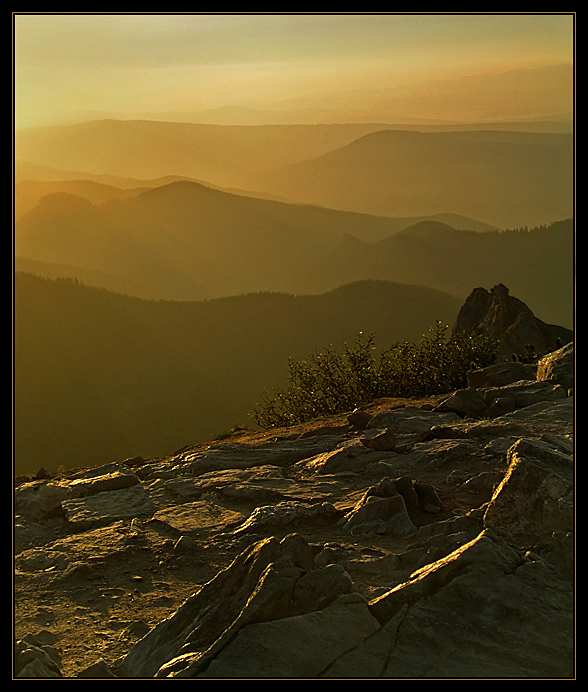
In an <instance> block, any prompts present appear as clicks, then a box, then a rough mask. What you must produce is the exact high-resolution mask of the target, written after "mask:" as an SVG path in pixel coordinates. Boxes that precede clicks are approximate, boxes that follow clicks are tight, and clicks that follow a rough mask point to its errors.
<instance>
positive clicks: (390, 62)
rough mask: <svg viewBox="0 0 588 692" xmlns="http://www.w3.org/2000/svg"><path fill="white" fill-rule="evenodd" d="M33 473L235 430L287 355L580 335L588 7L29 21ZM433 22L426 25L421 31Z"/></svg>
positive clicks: (18, 396) (27, 238)
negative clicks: (577, 53)
mask: <svg viewBox="0 0 588 692" xmlns="http://www.w3.org/2000/svg"><path fill="white" fill-rule="evenodd" d="M14 36H15V81H14V113H15V127H14V188H13V191H14V230H13V248H14V269H15V273H14V355H15V366H14V367H15V369H14V373H15V385H14V413H15V416H14V419H15V443H14V444H15V449H14V452H15V453H14V457H15V469H16V471H17V472H18V473H34V472H35V471H36V470H37V469H39V468H40V467H45V468H51V469H55V468H57V467H58V466H60V465H65V466H67V467H74V466H82V465H94V464H100V463H104V462H107V461H109V460H113V459H122V458H125V457H128V456H133V455H145V456H150V455H163V454H166V453H171V452H172V451H174V450H175V449H178V448H180V447H182V446H183V445H186V444H189V443H194V442H198V441H202V440H206V439H210V438H211V437H213V436H215V435H219V434H221V433H224V432H226V431H228V430H229V429H230V428H231V427H232V426H234V425H252V422H251V417H250V414H251V412H252V410H253V408H254V407H255V405H256V403H257V402H258V401H259V400H260V398H261V396H262V394H263V392H264V390H266V389H271V388H273V387H278V386H281V385H283V383H284V381H285V377H286V375H287V361H288V358H289V357H294V358H304V357H305V356H306V355H307V354H308V353H311V352H315V351H317V350H320V349H323V348H326V347H328V346H329V345H334V346H341V345H342V344H344V343H346V342H350V341H353V340H354V339H355V338H356V336H357V334H358V333H359V332H363V333H366V334H369V333H375V334H376V336H377V341H378V343H379V344H381V346H382V347H385V346H386V345H389V344H391V343H393V342H396V341H400V340H414V339H418V338H419V337H420V335H421V334H422V333H423V332H424V331H426V330H427V329H428V328H429V327H431V326H432V325H433V324H434V323H435V321H436V320H440V321H442V322H444V323H447V324H448V325H452V324H453V322H454V320H455V318H456V316H457V313H458V311H459V308H460V306H461V305H462V304H463V302H464V300H465V299H466V298H467V296H468V295H469V294H470V293H471V291H472V290H473V289H474V288H476V287H478V286H483V287H486V288H490V287H491V286H494V285H496V284H498V283H502V284H504V285H506V286H508V287H509V289H510V291H511V293H512V294H513V295H516V297H517V298H519V299H521V300H523V301H524V302H525V303H526V304H527V305H528V306H529V307H530V308H531V310H532V311H533V312H534V313H535V315H537V317H538V318H540V319H542V320H544V321H546V322H548V323H551V324H558V325H561V326H564V327H567V328H568V329H573V327H574V286H575V283H574V273H575V264H574V240H575V226H574V212H575V194H574V193H575V182H574V181H575V178H574V173H575V171H574V147H575V139H574V117H573V116H574V112H573V108H574V106H573V102H574V99H573V86H574V71H573V50H572V44H573V40H572V39H573V17H571V16H570V15H566V14H561V15H558V14H551V15H540V14H538V15H533V14H529V15H524V14H523V15H512V16H511V15H507V14H505V15H483V14H481V15H477V14H472V15H463V16H462V15H455V16H454V15H434V14H433V15H418V14H416V15H394V14H390V15H329V14H326V15H312V14H308V15H280V14H276V15H271V14H270V15H255V14H253V15H248V14H244V15H238V14H237V15H223V14H219V15H206V14H204V15H199V14H185V15H182V14H178V15H173V14H171V15H140V14H139V15H133V14H130V15H115V14H105V15H101V14H98V15H84V14H65V15H58V14H50V13H49V14H46V15H42V14H29V13H23V14H19V13H17V15H16V17H15V23H14ZM409 38H412V40H409Z"/></svg>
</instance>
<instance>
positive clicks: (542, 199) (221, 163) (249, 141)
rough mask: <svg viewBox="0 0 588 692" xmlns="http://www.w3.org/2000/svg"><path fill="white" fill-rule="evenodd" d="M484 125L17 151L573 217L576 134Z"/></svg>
mask: <svg viewBox="0 0 588 692" xmlns="http://www.w3.org/2000/svg"><path fill="white" fill-rule="evenodd" d="M483 127H484V129H480V130H471V129H468V128H466V127H464V129H463V130H461V131H439V132H433V131H422V132H421V131H416V129H413V130H405V129H393V126H391V125H382V124H374V123H366V124H361V123H359V124H331V125H263V126H237V125H234V126H231V125H224V126H223V125H204V124H195V123H174V122H155V121H122V120H121V121H116V120H103V121H93V122H86V123H78V124H75V125H67V126H55V127H50V128H40V129H35V130H22V131H18V132H17V133H16V136H15V153H16V157H17V159H20V160H23V161H27V162H29V163H34V164H37V165H44V166H52V167H55V168H59V169H65V170H70V171H88V172H90V173H93V174H108V175H112V176H124V177H132V178H137V179H153V178H160V177H164V176H170V175H173V176H180V177H184V178H190V179H194V180H199V181H206V182H207V183H210V184H211V185H215V186H220V187H224V188H227V187H228V188H233V189H235V188H236V189H240V190H251V191H254V192H255V193H256V194H257V195H262V194H263V195H272V196H275V197H278V198H281V199H284V200H289V201H293V202H298V203H304V204H312V205H320V206H325V207H329V208H335V209H343V210H348V211H355V212H361V213H368V214H375V215H385V216H393V217H403V216H419V217H422V216H430V215H433V214H440V213H454V214H460V215H464V216H467V217H470V218H474V219H478V220H480V221H482V222H484V223H487V224H489V225H491V226H495V227H499V228H509V227H513V226H521V225H538V224H545V223H551V222H553V221H557V220H558V219H562V218H567V217H569V216H572V190H573V185H572V183H573V135H572V134H562V133H550V132H536V131H533V132H523V131H520V130H519V131H517V130H511V131H509V130H503V129H497V130H489V129H487V127H488V126H483Z"/></svg>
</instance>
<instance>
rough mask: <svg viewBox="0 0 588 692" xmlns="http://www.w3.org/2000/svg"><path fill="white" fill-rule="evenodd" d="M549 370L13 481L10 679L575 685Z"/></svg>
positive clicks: (567, 508)
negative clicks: (534, 681)
mask: <svg viewBox="0 0 588 692" xmlns="http://www.w3.org/2000/svg"><path fill="white" fill-rule="evenodd" d="M550 368H551V369H550V370H549V372H554V373H557V377H558V382H555V381H554V380H550V379H545V377H546V376H545V372H546V369H542V370H541V377H542V379H541V380H533V379H532V378H531V379H529V372H528V369H525V370H524V375H525V379H523V380H515V381H514V382H510V381H506V382H505V381H503V380H504V368H502V370H501V373H500V377H501V378H502V380H501V382H500V384H497V382H496V376H495V375H494V374H493V373H492V372H489V373H487V374H484V373H480V372H478V373H476V378H475V379H476V381H477V382H479V385H478V387H475V386H472V383H470V386H469V387H468V391H467V392H465V393H464V392H462V393H459V392H453V393H448V394H447V395H445V396H440V397H431V398H428V399H411V400H401V399H393V400H391V399H388V400H379V401H376V402H373V403H372V404H371V405H370V406H367V407H365V409H363V410H362V411H361V412H358V411H354V412H350V414H349V416H347V415H342V416H339V417H335V418H332V419H329V420H323V421H314V422H312V423H308V424H306V425H302V426H297V427H292V428H287V429H275V430H271V431H267V432H263V433H261V432H253V431H243V430H242V431H239V432H238V433H236V434H235V435H234V436H232V437H231V438H230V439H225V440H218V441H213V442H210V443H208V444H202V445H198V446H193V447H192V446H190V447H185V448H184V449H182V450H180V451H178V452H177V453H174V454H171V455H170V456H168V457H165V458H158V459H143V458H140V457H135V458H132V459H127V460H123V461H120V462H116V463H114V462H113V463H109V464H106V465H105V466H103V467H100V468H92V469H84V468H80V469H78V470H75V471H70V472H68V473H66V474H62V475H59V476H57V475H55V476H52V475H51V474H39V477H38V478H19V479H17V480H16V486H15V491H14V493H15V494H14V508H15V527H14V549H15V555H14V601H15V608H14V631H15V644H14V647H15V649H14V656H13V661H14V675H15V677H19V678H70V677H71V678H76V677H77V678H95V679H106V678H114V679H125V678H126V679H128V678H142V679H161V678H209V679H210V678H254V679H257V678H259V679H271V678H274V679H279V678H292V679H295V678H311V679H321V678H327V679H337V678H340V679H349V678H363V679H378V678H405V679H406V678H414V679H427V678H444V677H445V678H457V679H460V678H462V679H463V678H509V679H515V678H525V679H530V678H551V679H554V678H555V679H569V678H573V675H574V573H575V570H574V517H575V513H574V466H573V452H574V399H573V396H572V395H571V394H572V392H571V391H570V390H566V389H565V388H562V387H561V385H560V384H559V382H561V381H562V375H561V368H559V369H558V368H557V367H556V365H554V364H552V363H550ZM512 370H513V373H514V374H513V377H519V376H520V374H521V373H520V372H518V371H516V369H514V368H513V369H512ZM519 370H520V368H519ZM515 371H516V372H515ZM507 379H508V378H507ZM472 381H474V378H472ZM500 400H504V401H507V402H508V406H506V408H507V409H508V410H506V411H505V410H503V411H502V412H500V406H499V405H498V404H496V402H497V401H500ZM495 404H496V405H495ZM468 406H469V407H470V408H469V409H468ZM491 406H493V409H490V407H491ZM489 409H490V411H489ZM492 411H494V412H496V413H499V414H500V415H492ZM360 414H361V415H360ZM358 421H359V424H358Z"/></svg>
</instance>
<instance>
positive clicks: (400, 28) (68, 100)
mask: <svg viewBox="0 0 588 692" xmlns="http://www.w3.org/2000/svg"><path fill="white" fill-rule="evenodd" d="M13 20H14V21H13V49H14V89H13V95H14V117H15V127H16V128H20V127H29V126H37V125H47V124H56V123H60V122H74V121H77V120H86V119H92V118H102V117H115V118H116V117H125V118H128V117H149V114H152V113H162V112H165V113H170V114H173V113H174V112H180V113H185V112H196V111H199V110H204V109H210V108H218V107H225V106H232V105H239V106H250V107H255V108H259V107H261V108H276V107H278V108H282V107H284V105H285V104H284V102H291V103H293V104H299V105H306V106H310V105H311V104H312V105H316V103H318V101H316V97H320V98H324V97H325V96H333V95H337V94H339V93H340V94H345V93H346V92H352V91H356V90H370V89H386V90H395V89H396V90H399V91H398V93H403V94H406V93H407V91H406V90H407V89H409V90H411V91H412V93H413V95H414V94H416V93H418V90H419V89H423V90H424V89H426V85H427V84H431V83H435V82H439V81H445V80H450V79H455V78H463V77H471V76H475V75H493V74H496V73H499V72H504V71H510V70H518V69H522V68H525V69H526V68H537V67H547V66H551V65H570V64H572V62H573V57H574V16H573V13H566V14H563V13H562V14H557V13H547V14H526V13H522V14H420V13H417V14H330V13H326V14H251V13H248V14H169V15H168V14H112V13H107V14H75V13H72V14H68V13H64V14H60V13H46V14H36V13H14V14H13ZM403 90H404V91H403ZM390 93H394V92H393V91H391V92H390ZM313 99H315V100H314V101H313ZM431 115H432V117H434V115H435V114H434V113H432V114H431Z"/></svg>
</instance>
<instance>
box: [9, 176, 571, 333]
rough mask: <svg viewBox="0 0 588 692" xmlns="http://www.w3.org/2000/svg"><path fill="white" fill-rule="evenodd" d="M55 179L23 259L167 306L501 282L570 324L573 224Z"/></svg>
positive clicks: (19, 248)
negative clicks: (372, 287) (372, 283)
mask: <svg viewBox="0 0 588 692" xmlns="http://www.w3.org/2000/svg"><path fill="white" fill-rule="evenodd" d="M48 184H51V185H52V186H55V187H51V189H55V190H62V191H61V192H55V193H53V194H50V195H45V196H41V197H39V201H38V203H37V204H36V205H35V206H33V208H32V209H30V211H28V212H27V213H25V214H23V216H22V217H21V218H20V219H19V220H18V221H17V224H16V233H15V250H16V256H17V259H18V263H17V266H18V267H19V268H22V269H24V270H27V271H32V272H34V273H39V274H44V275H46V276H57V275H62V276H64V275H65V276H76V277H77V278H78V279H80V280H82V281H84V282H87V283H89V284H90V285H96V286H102V287H106V288H110V289H112V290H122V291H123V292H125V293H130V294H131V295H136V296H139V297H145V298H164V299H169V300H202V299H210V298H217V297H221V296H229V295H236V294H242V293H250V292H256V291H281V292H293V293H322V292H324V291H328V290H332V289H334V288H336V287H338V286H341V285H344V284H346V283H349V282H352V281H357V280H364V279H383V280H387V281H393V282H397V283H406V284H416V285H422V286H427V287H429V288H433V289H436V290H440V291H443V292H447V293H450V294H452V295H453V296H455V297H456V298H458V299H459V300H462V301H463V300H464V299H465V298H466V296H467V295H468V293H469V291H470V290H471V288H472V286H476V285H480V284H481V285H495V284H497V283H501V282H502V283H504V284H505V285H508V286H512V288H513V290H514V291H516V293H517V295H520V296H521V299H522V300H524V301H525V302H526V303H527V304H528V305H529V306H530V307H531V309H532V310H533V311H534V312H535V313H536V314H538V315H540V316H541V317H542V319H545V320H547V321H552V322H557V323H561V324H563V325H564V326H568V327H569V326H571V321H572V304H573V301H572V298H573V265H572V262H573V240H574V231H573V223H572V221H571V220H570V219H568V220H566V221H561V222H558V223H554V224H550V225H548V226H541V227H538V228H533V229H531V230H521V229H513V230H510V231H496V230H492V229H491V227H489V226H485V225H484V224H482V223H479V222H476V221H475V220H472V219H470V218H467V217H460V216H458V215H456V214H445V215H437V216H430V217H418V216H415V217H402V218H392V217H386V216H375V215H373V214H361V213H355V212H343V211H337V210H333V209H327V208H324V207H319V206H312V205H303V204H287V203H283V202H277V201H271V200H265V199H260V198H252V197H248V196H246V195H239V194H233V193H228V192H226V191H223V190H218V189H213V188H210V187H207V186H205V185H202V184H200V183H195V182H191V181H178V182H172V183H168V184H165V185H161V186H159V187H151V188H150V187H148V189H144V188H141V187H136V188H125V189H124V190H122V189H120V188H117V187H112V188H110V187H106V186H104V185H100V184H99V183H97V182H96V181H88V182H84V181H70V182H68V183H67V184H65V183H62V184H61V185H62V187H59V186H58V184H57V183H56V182H54V183H48ZM34 187H35V186H34V185H32V184H31V187H30V188H29V190H31V189H33V188H34ZM41 188H42V189H44V190H46V189H47V188H46V187H45V185H44V184H43V185H41ZM37 189H39V187H38V186H37ZM66 190H70V191H72V190H73V191H75V192H76V194H71V192H66ZM111 190H112V193H111V192H110V191H111ZM131 191H133V194H132V196H131V194H130V193H131ZM84 194H85V195H86V196H82V195H84ZM91 200H94V202H95V203H93V202H92V201H91ZM522 258H525V261H521V259H522Z"/></svg>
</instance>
